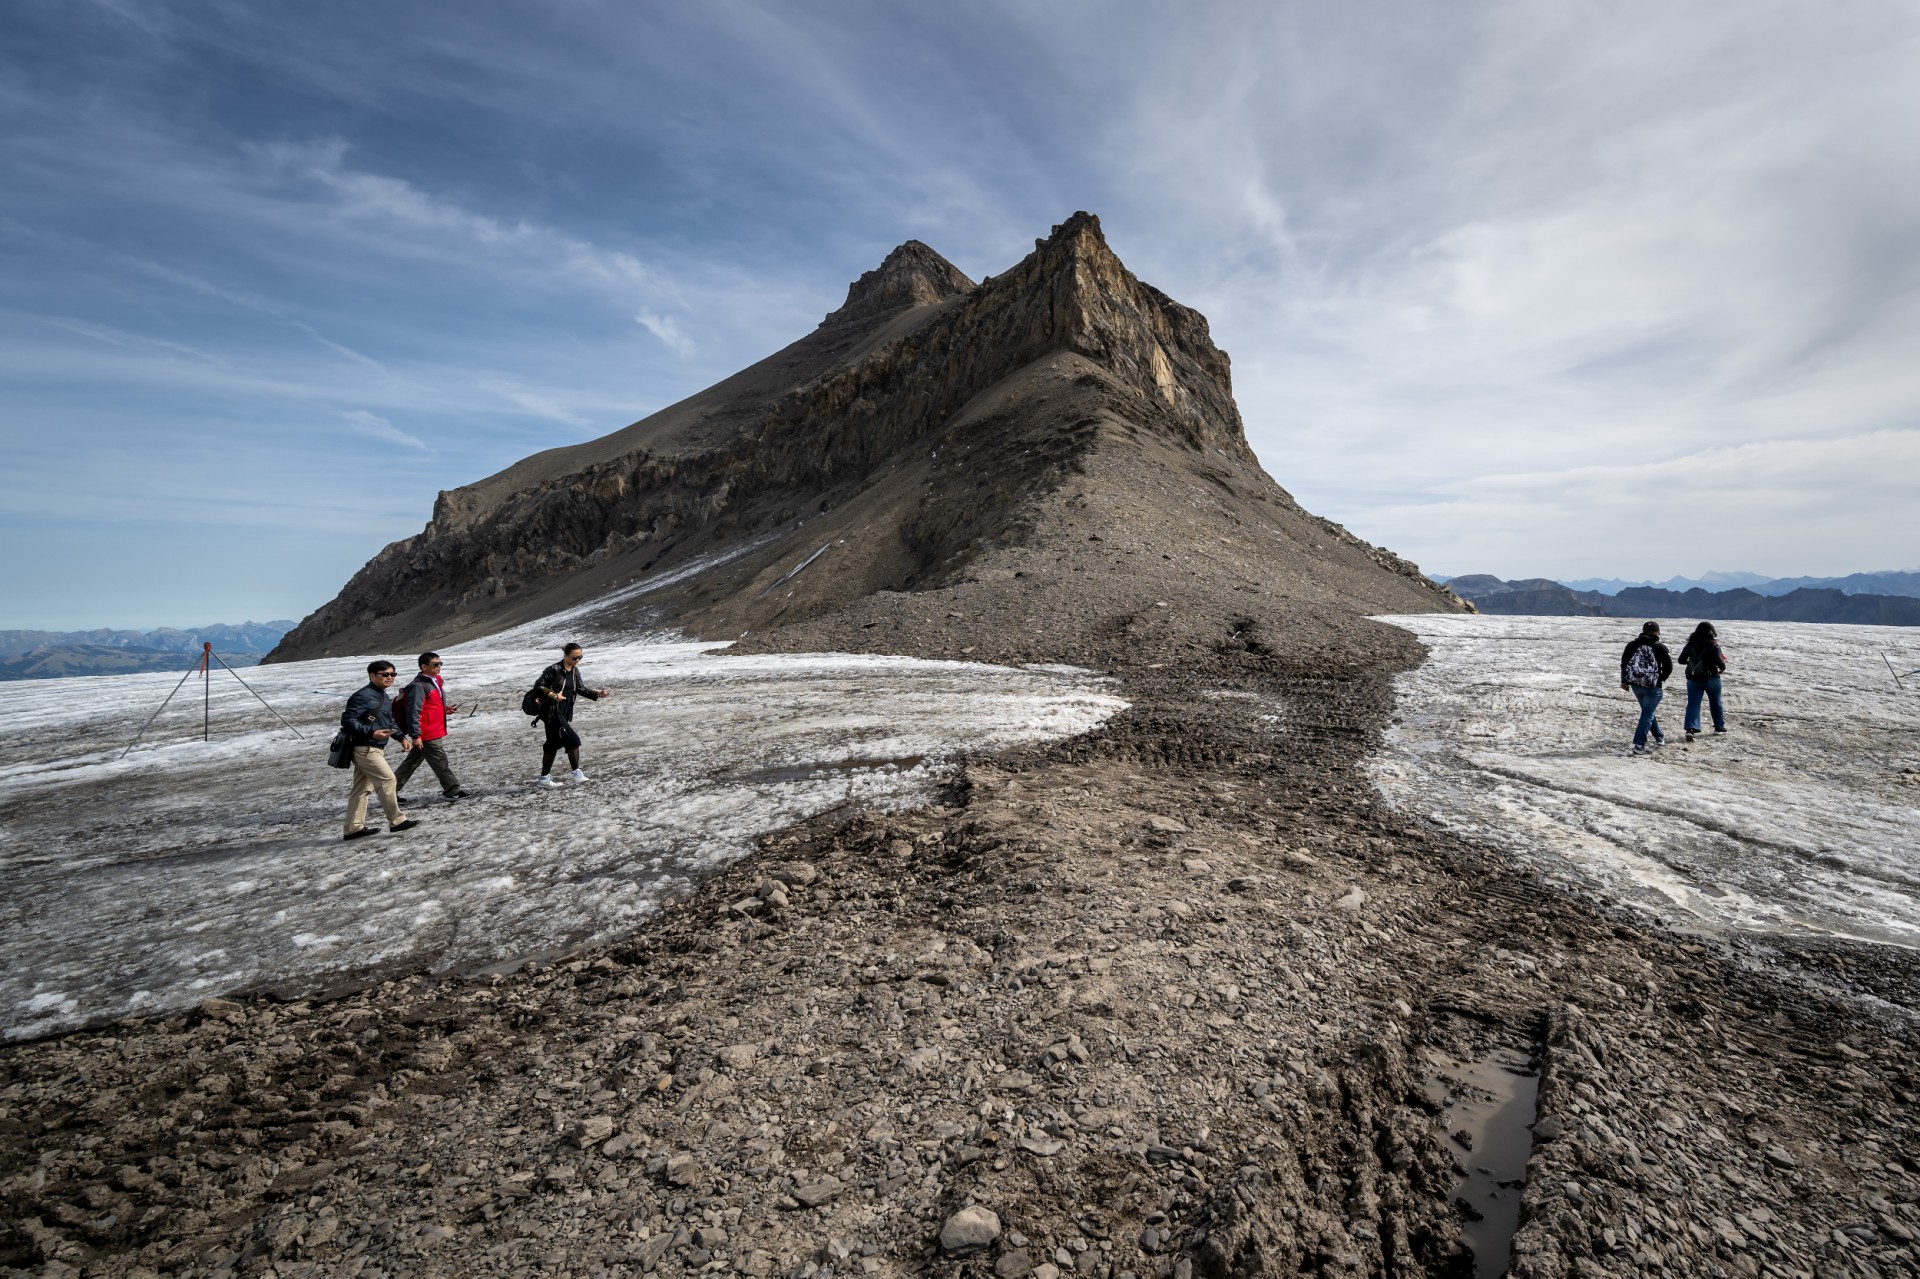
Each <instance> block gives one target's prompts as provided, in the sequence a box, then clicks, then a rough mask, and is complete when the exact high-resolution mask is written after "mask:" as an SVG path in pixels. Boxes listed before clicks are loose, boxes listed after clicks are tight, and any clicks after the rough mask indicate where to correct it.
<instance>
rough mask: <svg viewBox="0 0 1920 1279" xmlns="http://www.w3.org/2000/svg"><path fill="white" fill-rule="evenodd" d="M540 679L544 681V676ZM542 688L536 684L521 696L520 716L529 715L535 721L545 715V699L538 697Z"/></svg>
mask: <svg viewBox="0 0 1920 1279" xmlns="http://www.w3.org/2000/svg"><path fill="white" fill-rule="evenodd" d="M540 678H541V679H543V680H544V679H545V678H546V676H544V675H542V676H541V677H540ZM542 687H543V686H542V685H541V684H538V683H536V684H535V685H534V686H533V687H532V688H530V689H528V690H527V691H526V692H525V693H524V694H522V695H521V698H520V713H521V714H522V715H531V716H533V718H535V719H540V718H542V717H543V716H545V715H546V713H547V699H546V698H544V697H542V696H540V693H541V690H542Z"/></svg>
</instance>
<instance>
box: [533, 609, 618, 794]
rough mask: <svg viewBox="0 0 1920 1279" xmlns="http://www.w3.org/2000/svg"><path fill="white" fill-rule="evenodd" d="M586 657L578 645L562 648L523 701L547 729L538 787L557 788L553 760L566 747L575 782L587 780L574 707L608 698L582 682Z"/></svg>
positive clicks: (568, 645)
mask: <svg viewBox="0 0 1920 1279" xmlns="http://www.w3.org/2000/svg"><path fill="white" fill-rule="evenodd" d="M586 655H587V654H586V651H585V650H584V649H582V648H581V647H580V646H579V645H578V644H567V645H564V646H562V647H561V649H560V660H559V661H557V662H555V663H554V664H553V665H552V666H549V667H547V669H546V670H544V671H542V672H540V682H539V683H537V684H535V685H534V686H533V687H532V688H531V689H529V690H527V695H526V696H525V697H524V698H522V699H521V703H520V705H521V709H523V710H526V711H528V713H529V714H533V715H534V716H535V717H536V718H537V719H538V720H539V721H540V722H541V723H542V724H545V725H546V729H547V740H546V743H545V744H544V745H543V746H541V748H540V777H539V779H538V780H537V781H535V782H534V785H536V786H543V787H551V786H553V785H554V780H553V759H554V756H556V755H558V754H559V753H560V748H561V747H563V746H564V747H566V751H567V763H568V764H569V765H571V766H572V768H573V780H574V781H576V782H584V781H586V780H587V775H586V773H584V772H582V771H581V769H580V734H578V733H576V732H574V731H573V708H574V705H575V703H577V702H578V701H579V699H580V698H582V697H584V698H586V699H588V700H589V701H595V702H597V701H599V700H600V699H601V698H603V697H605V696H606V695H607V690H606V689H604V688H588V687H587V686H586V684H585V682H584V681H582V680H581V678H580V662H581V659H583V658H585V657H586Z"/></svg>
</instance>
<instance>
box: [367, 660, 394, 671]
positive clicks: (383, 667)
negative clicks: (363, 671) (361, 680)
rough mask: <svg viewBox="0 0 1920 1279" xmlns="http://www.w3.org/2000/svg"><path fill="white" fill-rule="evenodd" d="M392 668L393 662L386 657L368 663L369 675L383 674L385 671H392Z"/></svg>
mask: <svg viewBox="0 0 1920 1279" xmlns="http://www.w3.org/2000/svg"><path fill="white" fill-rule="evenodd" d="M392 669H393V663H392V662H389V661H386V660H385V659H384V658H383V659H382V660H380V661H378V662H368V663H367V674H369V675H379V674H382V673H383V672H386V671H390V670H392Z"/></svg>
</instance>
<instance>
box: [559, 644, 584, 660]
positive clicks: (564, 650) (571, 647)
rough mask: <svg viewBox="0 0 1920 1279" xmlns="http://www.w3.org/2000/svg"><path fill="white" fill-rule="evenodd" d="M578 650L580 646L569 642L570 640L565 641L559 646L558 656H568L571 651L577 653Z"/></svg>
mask: <svg viewBox="0 0 1920 1279" xmlns="http://www.w3.org/2000/svg"><path fill="white" fill-rule="evenodd" d="M579 651H580V646H579V645H578V644H575V643H573V642H571V641H569V642H567V643H565V644H562V645H561V646H560V656H562V657H566V656H568V655H569V654H572V653H578V652H579Z"/></svg>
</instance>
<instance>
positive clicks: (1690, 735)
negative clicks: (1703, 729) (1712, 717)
mask: <svg viewBox="0 0 1920 1279" xmlns="http://www.w3.org/2000/svg"><path fill="white" fill-rule="evenodd" d="M1698 736H1700V730H1699V729H1697V728H1689V729H1688V730H1687V741H1688V742H1689V743H1691V742H1692V741H1693V739H1694V738H1696V737H1698Z"/></svg>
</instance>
